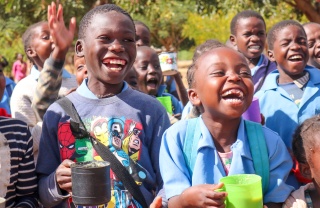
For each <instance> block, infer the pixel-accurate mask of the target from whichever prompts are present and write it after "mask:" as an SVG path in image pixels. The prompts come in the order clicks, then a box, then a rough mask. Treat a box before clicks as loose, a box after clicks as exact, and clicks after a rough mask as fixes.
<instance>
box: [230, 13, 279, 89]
mask: <svg viewBox="0 0 320 208" xmlns="http://www.w3.org/2000/svg"><path fill="white" fill-rule="evenodd" d="M230 32H231V35H230V41H231V43H232V44H233V46H234V48H235V49H236V50H238V51H239V52H240V53H242V54H243V55H244V56H245V57H246V60H247V62H248V65H249V67H250V69H251V74H252V81H253V84H254V92H257V91H259V90H260V88H261V87H262V85H263V83H264V81H265V78H266V77H267V75H268V74H269V73H270V72H272V71H273V70H275V69H276V64H275V63H274V62H271V61H270V60H269V59H268V58H267V56H265V55H264V54H263V50H264V46H265V43H266V37H267V35H266V23H265V21H264V19H263V17H262V16H261V15H260V14H259V13H258V12H255V11H252V10H245V11H242V12H240V13H238V14H237V15H236V16H234V17H233V19H232V20H231V24H230Z"/></svg>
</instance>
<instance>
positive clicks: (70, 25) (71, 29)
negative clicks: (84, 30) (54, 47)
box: [69, 17, 77, 36]
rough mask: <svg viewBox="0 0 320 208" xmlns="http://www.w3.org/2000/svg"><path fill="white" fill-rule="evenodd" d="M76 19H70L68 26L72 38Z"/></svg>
mask: <svg viewBox="0 0 320 208" xmlns="http://www.w3.org/2000/svg"><path fill="white" fill-rule="evenodd" d="M76 26H77V24H76V18H75V17H72V18H71V20H70V24H69V32H70V33H71V34H72V35H73V36H74V33H75V31H76Z"/></svg>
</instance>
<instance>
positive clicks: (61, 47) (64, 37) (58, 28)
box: [48, 2, 76, 60]
mask: <svg viewBox="0 0 320 208" xmlns="http://www.w3.org/2000/svg"><path fill="white" fill-rule="evenodd" d="M48 24H49V29H50V35H51V38H52V40H53V43H54V45H55V48H54V50H53V52H52V58H53V59H55V60H64V59H65V56H66V54H67V52H68V49H69V47H70V45H71V44H72V41H73V37H74V33H75V29H76V19H75V18H74V17H72V18H71V20H70V24H69V29H67V28H66V26H65V23H64V19H63V7H62V5H61V4H59V6H58V9H57V7H56V4H55V3H54V2H51V5H49V6H48Z"/></svg>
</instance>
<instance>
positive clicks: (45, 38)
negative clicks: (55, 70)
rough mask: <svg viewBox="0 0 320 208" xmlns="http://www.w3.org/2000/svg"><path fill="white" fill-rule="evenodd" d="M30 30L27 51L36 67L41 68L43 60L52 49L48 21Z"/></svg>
mask: <svg viewBox="0 0 320 208" xmlns="http://www.w3.org/2000/svg"><path fill="white" fill-rule="evenodd" d="M32 32H33V36H32V40H31V42H30V50H27V53H28V56H29V57H31V58H32V59H33V60H34V62H35V63H36V64H37V65H38V67H41V68H42V67H43V64H44V62H45V60H46V59H47V58H49V56H50V54H51V52H52V50H53V49H54V44H53V42H52V39H51V36H50V30H49V26H48V23H46V22H44V23H43V24H41V25H39V26H37V27H36V28H34V29H33V31H32Z"/></svg>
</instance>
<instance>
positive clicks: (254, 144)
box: [244, 120, 270, 193]
mask: <svg viewBox="0 0 320 208" xmlns="http://www.w3.org/2000/svg"><path fill="white" fill-rule="evenodd" d="M244 123H245V127H246V132H247V135H248V141H249V146H250V151H251V156H252V159H253V166H254V169H255V171H256V174H257V175H259V176H261V178H262V189H263V193H266V192H267V190H268V186H269V174H270V172H269V169H270V167H269V154H268V150H267V144H266V140H265V137H264V135H263V130H262V126H261V124H259V123H256V122H252V121H247V120H244Z"/></svg>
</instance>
